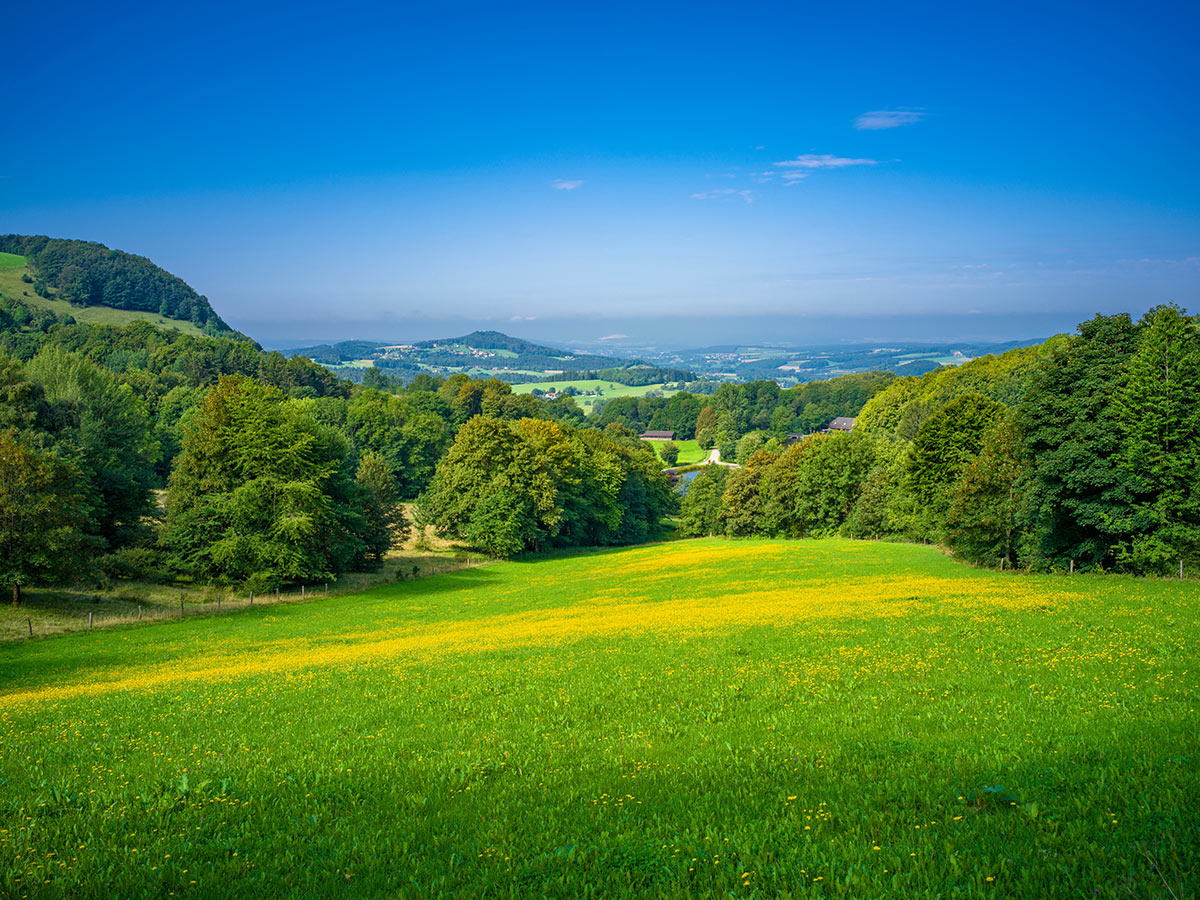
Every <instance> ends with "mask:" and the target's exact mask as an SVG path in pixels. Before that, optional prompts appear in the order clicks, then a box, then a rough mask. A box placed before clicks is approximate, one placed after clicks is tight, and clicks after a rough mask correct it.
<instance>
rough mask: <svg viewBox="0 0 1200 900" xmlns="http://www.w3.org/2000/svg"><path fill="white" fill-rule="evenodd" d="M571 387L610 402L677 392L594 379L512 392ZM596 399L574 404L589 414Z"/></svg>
mask: <svg viewBox="0 0 1200 900" xmlns="http://www.w3.org/2000/svg"><path fill="white" fill-rule="evenodd" d="M568 385H571V386H572V387H575V388H577V389H578V390H581V391H594V390H597V389H598V390H600V392H601V396H600V398H599V399H602V400H611V399H612V398H614V397H643V396H645V395H646V394H647V393H649V392H650V391H662V394H663V396H664V397H670V396H671V395H672V394H676V393H678V391H663V386H662V385H661V384H647V385H642V386H638V387H631V386H629V385H627V384H617V383H616V382H615V381H596V380H595V379H580V380H576V381H561V380H560V381H553V380H551V381H535V382H530V383H529V384H514V385H513V392H514V393H517V394H528V393H529V392H530V391H532V390H533V389H534V388H541V389H542V390H543V391H548V390H549V389H550V388H557V389H558V390H560V391H561V390H562V389H563V388H565V387H567V386H568ZM597 399H598V398H596V397H576V398H575V402H576V403H577V404H578V405H579V406H580V408H582V409H583V411H584V412H589V413H590V412H591V411H592V406H593V404H594V403H595V402H596V400H597Z"/></svg>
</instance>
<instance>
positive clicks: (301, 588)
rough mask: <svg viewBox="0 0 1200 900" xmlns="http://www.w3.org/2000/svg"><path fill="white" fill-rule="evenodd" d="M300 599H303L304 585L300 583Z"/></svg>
mask: <svg viewBox="0 0 1200 900" xmlns="http://www.w3.org/2000/svg"><path fill="white" fill-rule="evenodd" d="M300 599H301V600H303V599H304V585H300Z"/></svg>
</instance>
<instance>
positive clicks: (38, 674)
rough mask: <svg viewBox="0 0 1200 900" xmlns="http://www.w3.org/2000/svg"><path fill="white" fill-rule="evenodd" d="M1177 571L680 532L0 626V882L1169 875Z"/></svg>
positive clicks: (432, 893)
mask: <svg viewBox="0 0 1200 900" xmlns="http://www.w3.org/2000/svg"><path fill="white" fill-rule="evenodd" d="M1198 594H1200V592H1198V591H1197V587H1196V585H1195V584H1192V583H1187V582H1183V583H1181V582H1172V581H1145V580H1143V581H1138V580H1134V579H1129V578H1100V577H1076V578H1074V579H1067V578H1049V577H1026V576H1013V575H1007V576H1001V575H998V574H994V573H987V572H982V571H976V570H972V569H969V568H966V567H963V566H960V565H958V564H956V563H954V562H953V561H951V560H949V559H947V558H945V557H944V556H942V555H941V554H940V553H938V552H937V551H935V550H933V549H930V548H927V547H919V546H908V545H899V544H872V543H854V542H847V541H838V540H828V541H795V542H781V541H721V540H700V541H692V542H680V543H672V544H660V545H653V546H646V547H639V548H633V549H627V550H619V551H610V552H597V553H590V554H582V555H575V556H563V557H557V558H548V559H539V560H535V561H526V562H509V563H502V564H495V565H489V566H485V567H481V568H473V569H465V570H461V571H458V572H455V573H452V574H447V575H444V576H438V577H433V578H427V579H421V580H416V581H411V582H407V583H401V584H393V585H389V586H387V587H383V588H377V589H373V590H370V591H367V592H364V593H362V594H357V595H351V596H345V597H339V598H336V599H330V600H328V601H324V602H318V603H310V604H307V605H295V606H286V605H285V606H275V607H271V608H266V609H255V610H253V611H247V612H245V613H241V614H237V615H229V616H223V617H214V618H207V619H203V618H197V619H190V620H184V621H183V622H179V623H175V624H159V625H153V626H149V627H140V628H138V627H132V628H128V629H124V630H105V631H103V632H93V633H81V634H74V635H70V636H66V637H60V638H53V639H47V640H41V641H37V640H35V641H31V642H27V643H25V644H19V645H18V644H9V645H6V646H3V647H0V784H2V785H3V790H2V791H0V896H13V897H20V896H25V895H28V896H62V897H72V898H77V897H116V896H155V897H158V896H169V895H170V894H171V893H172V892H174V893H175V895H176V896H193V897H260V896H272V897H276V896H295V897H345V896H388V897H399V896H413V897H438V896H443V897H449V896H455V897H475V896H488V897H498V896H504V897H542V896H552V897H583V896H596V897H600V896H603V897H647V896H651V897H653V896H667V897H685V896H721V897H728V896H746V897H776V896H791V897H797V896H804V897H808V896H812V897H905V898H908V897H934V896H938V895H940V896H943V897H1001V896H1003V897H1055V896H1062V897H1068V896H1069V897H1080V896H1083V897H1110V898H1116V897H1128V896H1130V895H1131V894H1132V895H1133V896H1137V897H1154V896H1164V897H1165V896H1170V894H1169V893H1168V887H1167V886H1169V889H1170V891H1173V892H1174V894H1175V895H1176V896H1178V897H1183V896H1186V895H1188V893H1189V889H1190V888H1194V881H1193V880H1192V879H1193V878H1194V875H1195V871H1196V864H1197V855H1198V850H1197V848H1198V847H1200V806H1198V805H1197V804H1196V802H1195V801H1196V798H1197V797H1198V796H1200V766H1198V765H1197V760H1198V759H1200V733H1198V729H1197V727H1196V726H1197V715H1196V713H1197V710H1196V704H1197V695H1198V688H1200V659H1198V656H1200V649H1198V648H1200V624H1198V623H1200V616H1198V615H1197V613H1198V612H1200V597H1198Z"/></svg>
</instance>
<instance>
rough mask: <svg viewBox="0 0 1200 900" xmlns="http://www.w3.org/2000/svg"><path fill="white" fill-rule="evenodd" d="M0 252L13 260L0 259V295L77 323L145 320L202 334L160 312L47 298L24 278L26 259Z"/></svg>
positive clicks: (189, 323)
mask: <svg viewBox="0 0 1200 900" xmlns="http://www.w3.org/2000/svg"><path fill="white" fill-rule="evenodd" d="M0 255H2V256H6V257H10V260H0V297H8V298H11V299H13V300H20V301H21V302H23V303H27V304H29V305H30V306H38V307H41V308H43V309H49V310H51V311H52V312H55V313H58V315H60V316H74V317H75V321H76V322H84V323H86V324H88V325H128V324H129V323H130V322H135V321H137V320H139V319H144V320H146V321H147V322H150V323H151V324H153V325H157V326H158V327H159V328H164V329H170V328H174V329H177V330H178V331H182V332H183V333H184V334H191V335H196V336H199V335H201V334H203V332H201V330H200V329H199V328H197V327H196V326H195V325H193V324H192V323H191V322H184V321H182V320H180V319H171V318H168V317H167V316H160V315H159V314H158V313H150V312H140V311H136V310H128V309H110V308H109V307H107V306H85V307H79V306H72V305H71V304H70V303H68V302H67V301H65V300H55V299H53V298H51V299H49V300H47V299H46V298H45V297H39V296H38V295H37V294H35V293H34V292H33V285H32V284H26V283H25V282H23V281H21V276H22V275H23V274H25V273H27V272H28V271H29V270H28V269H27V268H26V267H25V264H24V259H25V258H24V257H22V256H14V255H13V254H11V253H5V254H0ZM11 260H20V261H21V262H20V263H19V264H14V263H13V262H12V261H11Z"/></svg>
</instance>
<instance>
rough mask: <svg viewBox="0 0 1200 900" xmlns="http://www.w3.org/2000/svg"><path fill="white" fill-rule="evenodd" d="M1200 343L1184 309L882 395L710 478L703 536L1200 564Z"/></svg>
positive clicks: (689, 500) (1059, 559)
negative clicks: (840, 428)
mask: <svg viewBox="0 0 1200 900" xmlns="http://www.w3.org/2000/svg"><path fill="white" fill-rule="evenodd" d="M1198 390H1200V335H1198V329H1197V321H1196V319H1195V318H1194V317H1192V316H1189V315H1187V313H1186V311H1185V310H1183V309H1181V308H1179V307H1177V306H1174V305H1164V306H1159V307H1155V308H1154V309H1151V310H1150V311H1149V312H1147V313H1146V314H1145V315H1144V316H1143V317H1142V318H1141V319H1140V320H1139V321H1138V322H1136V323H1135V322H1134V321H1133V320H1132V318H1131V317H1130V316H1129V315H1124V314H1123V315H1115V316H1097V317H1095V318H1094V319H1092V320H1090V321H1088V322H1084V323H1082V324H1081V325H1080V326H1079V328H1078V329H1077V331H1076V333H1075V334H1073V335H1069V336H1059V337H1057V338H1054V339H1051V340H1050V341H1047V342H1046V343H1045V344H1043V345H1041V346H1039V347H1033V348H1025V349H1021V350H1014V351H1010V352H1009V353H1005V354H1003V355H1001V356H996V357H984V358H981V359H979V360H975V361H974V362H972V363H968V364H966V365H964V366H961V367H959V368H956V369H942V370H937V371H935V372H931V373H929V374H928V375H925V376H923V377H921V378H909V379H905V378H901V379H898V380H896V381H895V382H893V383H892V384H891V385H889V386H888V387H887V388H885V389H884V390H883V391H881V392H880V393H879V394H877V395H876V396H875V397H873V398H872V399H871V400H870V401H869V402H867V404H866V405H865V407H864V409H863V410H862V412H861V414H860V415H859V416H858V424H857V426H856V428H855V430H854V431H853V432H852V433H850V434H832V435H812V436H809V437H807V438H805V439H803V440H801V441H799V442H797V443H795V444H794V445H792V446H790V447H785V446H783V444H782V443H780V442H778V441H769V442H768V443H767V444H766V445H764V446H762V447H761V448H760V449H758V450H756V451H755V452H754V453H753V454H751V455H750V456H749V458H748V459H747V460H746V464H745V465H744V466H743V467H742V468H741V469H737V470H732V471H730V470H724V469H712V470H706V471H704V472H703V473H701V474H700V475H698V476H697V477H696V478H695V480H694V481H693V482H692V484H691V486H690V487H689V489H688V491H687V496H686V497H685V498H684V500H683V504H682V509H681V525H680V528H681V531H682V532H683V533H684V534H688V535H701V534H727V535H731V536H739V535H751V534H758V535H776V536H784V537H800V536H806V535H829V534H844V535H849V536H854V537H863V538H895V539H907V540H916V541H931V542H940V543H944V544H946V545H948V546H949V547H951V548H952V549H953V550H954V551H955V552H956V553H957V554H959V555H960V556H962V557H963V558H965V559H967V560H970V561H972V562H975V563H978V564H982V565H989V566H999V567H1017V566H1021V567H1030V568H1036V569H1043V570H1044V569H1049V570H1066V569H1069V568H1078V569H1100V570H1111V571H1124V572H1133V573H1139V574H1155V573H1158V574H1164V573H1169V572H1175V571H1177V569H1178V566H1180V565H1181V564H1183V565H1185V566H1189V567H1192V568H1194V567H1196V566H1197V565H1200V405H1197V404H1196V403H1195V397H1196V396H1197V395H1198V394H1197V391H1198Z"/></svg>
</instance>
